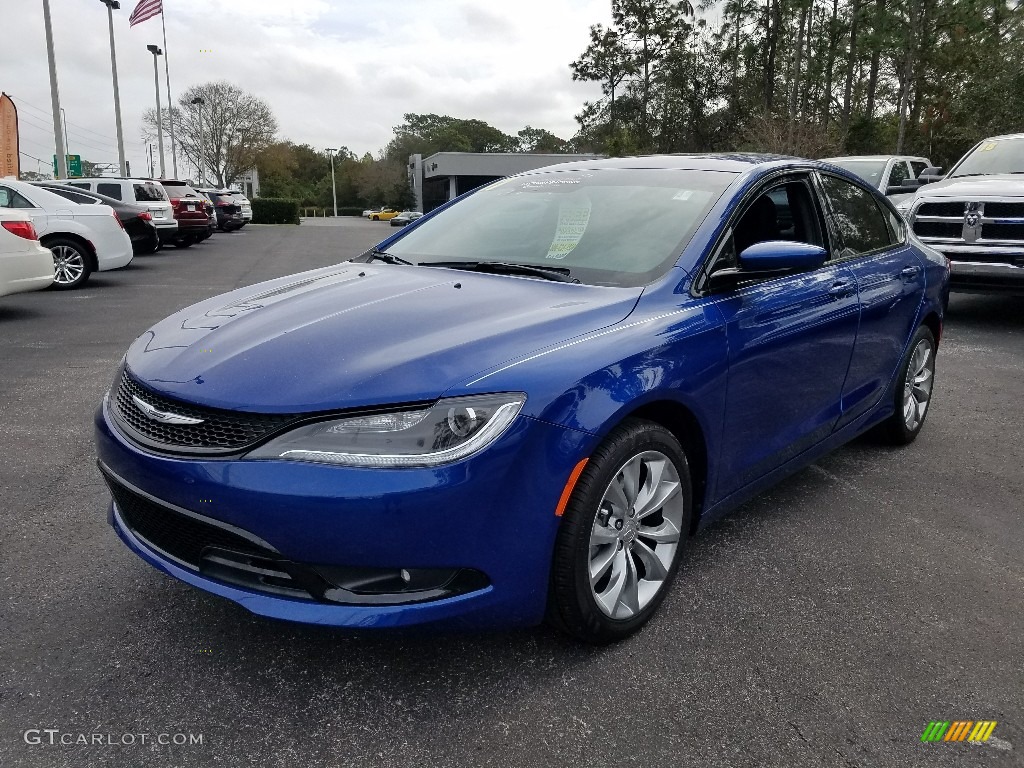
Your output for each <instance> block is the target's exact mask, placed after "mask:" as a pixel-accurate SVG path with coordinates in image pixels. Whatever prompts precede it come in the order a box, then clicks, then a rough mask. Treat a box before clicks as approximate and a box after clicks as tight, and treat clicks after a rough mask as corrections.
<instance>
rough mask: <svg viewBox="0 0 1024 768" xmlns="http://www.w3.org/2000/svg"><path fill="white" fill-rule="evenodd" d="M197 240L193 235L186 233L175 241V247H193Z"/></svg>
mask: <svg viewBox="0 0 1024 768" xmlns="http://www.w3.org/2000/svg"><path fill="white" fill-rule="evenodd" d="M195 242H196V240H195V238H194V237H193V236H192V235H185V236H183V237H179V238H178V239H177V240H175V241H174V247H175V248H191V247H192V246H193V245H194V244H195Z"/></svg>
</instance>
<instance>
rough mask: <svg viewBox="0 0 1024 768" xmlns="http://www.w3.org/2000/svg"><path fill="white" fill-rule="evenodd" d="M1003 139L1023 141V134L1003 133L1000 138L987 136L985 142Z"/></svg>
mask: <svg viewBox="0 0 1024 768" xmlns="http://www.w3.org/2000/svg"><path fill="white" fill-rule="evenodd" d="M1003 139H1024V133H1005V134H1003V135H1002V136H989V137H988V138H987V139H982V141H983V142H985V141H1002V140H1003Z"/></svg>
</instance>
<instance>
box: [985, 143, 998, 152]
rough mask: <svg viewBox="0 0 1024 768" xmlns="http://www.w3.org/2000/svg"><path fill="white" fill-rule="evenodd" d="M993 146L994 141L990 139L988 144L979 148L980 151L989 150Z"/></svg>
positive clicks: (994, 144)
mask: <svg viewBox="0 0 1024 768" xmlns="http://www.w3.org/2000/svg"><path fill="white" fill-rule="evenodd" d="M995 148H996V143H995V142H994V141H990V142H989V143H988V144H986V145H985V146H984V147H982V148H981V151H982V152H991V151H992V150H993V149H995Z"/></svg>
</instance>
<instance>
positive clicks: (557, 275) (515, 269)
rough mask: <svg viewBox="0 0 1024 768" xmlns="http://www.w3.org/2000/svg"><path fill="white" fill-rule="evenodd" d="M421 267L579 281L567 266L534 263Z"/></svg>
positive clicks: (425, 263) (447, 263)
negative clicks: (536, 264)
mask: <svg viewBox="0 0 1024 768" xmlns="http://www.w3.org/2000/svg"><path fill="white" fill-rule="evenodd" d="M420 266H421V267H445V268H447V269H465V270H468V271H470V272H493V273H494V274H497V275H526V276H528V277H542V278H544V279H545V280H554V281H555V282H558V283H578V282H579V280H577V279H576V278H575V277H573V276H572V274H571V273H570V272H569V270H568V269H567V268H565V267H537V266H534V265H533V264H513V263H512V262H508V261H422V262H420Z"/></svg>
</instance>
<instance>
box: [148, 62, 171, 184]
mask: <svg viewBox="0 0 1024 768" xmlns="http://www.w3.org/2000/svg"><path fill="white" fill-rule="evenodd" d="M146 50H147V51H149V52H150V53H152V54H153V82H155V83H156V141H157V144H159V145H160V178H161V179H166V178H167V170H166V168H165V167H164V119H163V116H162V115H161V114H160V67H159V66H158V65H157V62H156V59H157V57H158V56H160V55H161V54H162V53H163V51H161V50H160V47H159V46H156V45H147V46H146Z"/></svg>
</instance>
